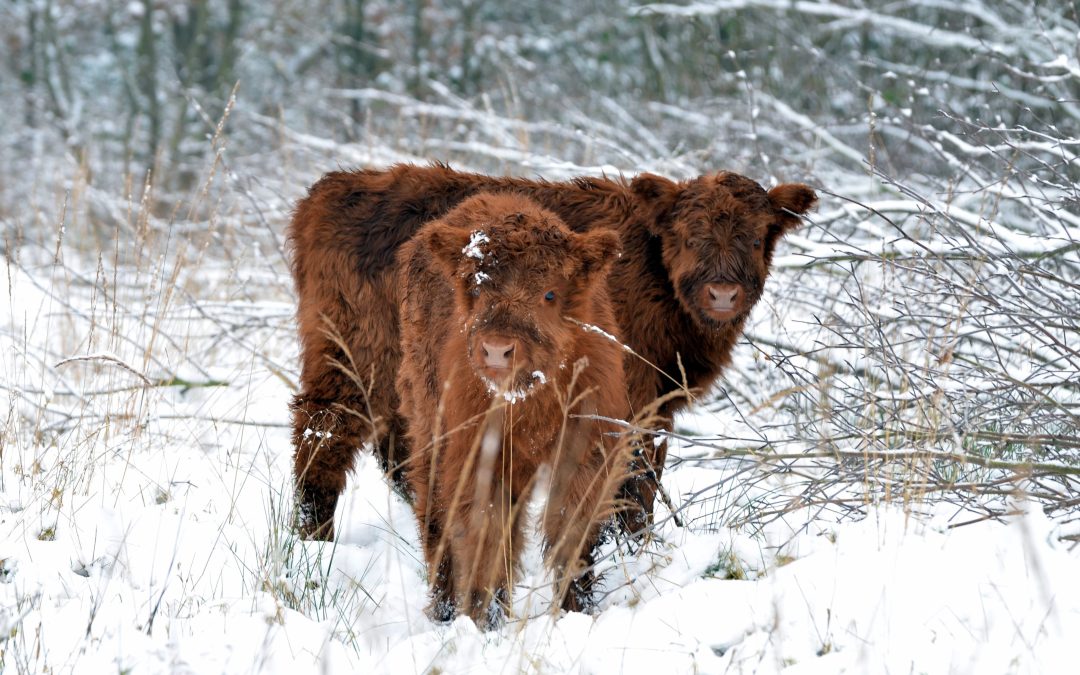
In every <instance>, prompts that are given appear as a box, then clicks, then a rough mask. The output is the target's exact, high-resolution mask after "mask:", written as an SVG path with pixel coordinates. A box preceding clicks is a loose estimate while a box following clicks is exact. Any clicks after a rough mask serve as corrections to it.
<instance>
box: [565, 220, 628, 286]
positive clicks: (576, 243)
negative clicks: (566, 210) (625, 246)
mask: <svg viewBox="0 0 1080 675" xmlns="http://www.w3.org/2000/svg"><path fill="white" fill-rule="evenodd" d="M621 254H622V242H621V241H620V240H619V235H618V234H617V233H616V232H614V231H613V230H593V231H592V232H587V233H585V234H578V235H574V239H573V244H572V249H571V255H573V257H574V258H575V259H577V260H578V262H579V267H578V272H579V274H580V275H581V276H582V277H583V278H584V279H586V280H588V279H590V278H591V277H592V276H593V275H594V274H596V273H598V272H603V271H605V270H606V269H607V267H608V266H609V265H610V264H611V263H612V262H614V261H615V259H616V258H618V257H619V255H621Z"/></svg>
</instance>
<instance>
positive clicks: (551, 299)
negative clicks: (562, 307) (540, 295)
mask: <svg viewBox="0 0 1080 675" xmlns="http://www.w3.org/2000/svg"><path fill="white" fill-rule="evenodd" d="M544 299H545V300H547V301H548V302H554V301H555V291H548V292H547V293H544Z"/></svg>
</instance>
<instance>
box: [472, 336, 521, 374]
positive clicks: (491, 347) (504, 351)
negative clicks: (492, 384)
mask: <svg viewBox="0 0 1080 675" xmlns="http://www.w3.org/2000/svg"><path fill="white" fill-rule="evenodd" d="M516 346H517V345H516V344H515V343H514V342H513V341H512V340H506V341H502V340H499V341H496V340H492V341H490V342H489V341H487V340H484V341H482V342H481V343H480V349H481V351H483V356H484V365H485V366H487V367H488V368H505V369H507V370H509V369H510V361H511V359H513V358H514V349H515V347H516Z"/></svg>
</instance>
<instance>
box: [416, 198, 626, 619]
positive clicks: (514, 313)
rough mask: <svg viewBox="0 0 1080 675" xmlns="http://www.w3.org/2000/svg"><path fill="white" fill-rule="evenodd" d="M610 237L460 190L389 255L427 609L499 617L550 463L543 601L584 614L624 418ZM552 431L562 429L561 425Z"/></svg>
mask: <svg viewBox="0 0 1080 675" xmlns="http://www.w3.org/2000/svg"><path fill="white" fill-rule="evenodd" d="M618 248H619V239H618V235H616V234H615V233H614V232H612V231H610V230H594V231H592V232H589V233H587V234H574V233H572V232H570V230H569V229H568V228H567V227H566V226H565V225H564V224H563V223H562V221H561V220H559V218H558V217H557V216H555V215H554V214H552V213H550V212H549V211H544V210H542V209H540V208H539V207H538V206H536V204H535V203H534V202H532V201H531V200H528V199H525V198H523V197H519V196H515V195H491V194H481V195H477V196H475V197H471V198H469V199H467V200H466V201H464V202H462V203H461V205H460V206H458V207H457V208H455V209H453V210H452V211H450V213H448V214H447V215H446V216H445V217H444V218H443V219H441V220H437V221H434V222H432V223H430V224H428V225H426V226H425V227H424V228H423V229H421V230H420V232H419V233H418V234H417V235H416V237H415V238H413V239H412V240H411V241H410V242H409V243H407V244H405V245H404V246H403V247H402V249H401V252H400V254H399V257H398V260H399V264H400V268H401V277H400V286H401V287H402V288H404V289H405V295H404V298H403V301H402V305H401V331H402V351H403V357H402V361H401V370H400V373H399V376H398V382H397V384H398V391H399V392H400V394H401V412H402V413H403V415H404V416H405V419H406V420H408V429H409V431H408V440H409V446H410V448H411V449H412V450H411V453H410V459H409V462H408V472H407V475H408V479H409V485H410V487H411V488H412V492H413V494H414V495H415V501H414V507H415V509H416V516H417V520H418V521H419V523H420V531H421V537H422V539H423V543H424V552H425V556H426V558H427V563H428V570H429V574H430V576H431V585H432V595H433V598H432V614H433V616H434V617H435V618H437V619H440V620H446V619H449V618H451V617H452V616H453V614H454V612H455V607H461V608H462V609H463V610H464V611H465V612H466V613H467V614H469V616H471V617H472V618H473V619H474V620H475V621H476V622H477V624H478V625H483V626H486V627H490V626H492V625H495V624H497V623H498V622H499V621H500V619H501V616H502V615H503V613H504V612H505V610H507V609H508V608H509V602H510V589H511V587H512V582H511V575H512V573H513V570H514V569H515V567H516V564H517V559H518V551H519V548H520V544H521V542H522V539H523V536H522V520H523V516H524V507H525V504H526V502H527V501H528V498H529V495H530V493H531V491H532V489H533V487H534V485H535V484H536V482H537V480H538V472H539V470H540V467H541V466H545V465H546V466H549V467H550V468H551V476H552V477H551V481H550V485H551V487H550V492H549V496H548V502H547V506H546V509H545V514H544V518H543V526H542V527H543V533H544V542H545V550H546V551H547V557H548V560H549V562H550V563H551V566H552V568H553V569H554V571H555V575H556V579H557V580H559V581H560V583H559V584H558V587H557V593H556V601H557V602H559V603H560V604H561V605H562V606H563V607H564V608H565V609H569V610H582V609H585V608H587V607H588V605H589V601H590V588H591V586H592V580H593V576H592V572H591V571H589V568H590V567H591V565H592V557H591V552H592V550H593V548H594V546H595V542H596V539H597V536H598V533H599V528H600V525H601V524H602V523H603V522H604V521H605V520H607V519H608V518H609V517H610V516H611V515H613V514H614V497H615V492H616V490H617V488H618V486H619V484H620V483H621V482H622V479H623V474H622V473H619V474H618V475H616V470H618V472H625V469H626V464H627V461H628V460H629V454H628V453H620V452H619V450H618V447H623V448H625V447H626V444H622V445H621V446H620V445H619V444H618V441H617V438H618V428H617V427H615V426H614V425H612V424H610V423H608V422H601V421H599V420H597V419H583V418H582V417H580V416H582V415H586V416H590V415H592V416H595V415H599V416H603V417H606V418H609V419H623V418H625V416H626V415H627V413H628V412H629V405H628V404H627V402H626V385H625V383H624V381H623V375H622V350H621V348H620V347H619V345H617V344H616V343H614V342H612V341H611V340H609V339H607V338H604V337H602V336H601V335H600V334H598V333H596V332H593V331H588V330H584V329H583V328H582V327H581V323H587V324H591V325H596V326H598V327H600V328H602V329H604V330H606V331H609V332H612V333H614V332H616V331H617V328H616V327H615V319H614V316H613V314H612V311H611V303H610V301H609V300H608V296H607V290H606V288H605V285H604V276H605V275H606V273H607V268H608V263H609V262H610V261H611V260H613V259H614V258H615V255H616V254H617V252H618ZM564 425H565V426H564Z"/></svg>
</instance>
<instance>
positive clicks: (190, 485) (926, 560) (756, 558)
mask: <svg viewBox="0 0 1080 675" xmlns="http://www.w3.org/2000/svg"><path fill="white" fill-rule="evenodd" d="M284 208H285V207H282V206H280V205H279V209H280V213H279V214H278V215H279V217H280V214H281V213H284ZM75 220H76V221H77V219H75ZM65 235H66V236H68V237H71V238H74V237H77V236H81V235H80V233H79V232H75V231H71V230H69V231H66V232H65ZM144 243H145V247H146V251H145V252H139V251H134V252H132V251H127V252H117V250H116V242H115V241H108V240H106V241H105V243H104V244H102V245H101V246H100V248H99V249H98V250H100V251H101V252H102V255H103V256H104V258H103V260H104V262H100V261H95V260H94V259H93V256H89V257H88V256H86V255H85V252H83V253H80V252H79V250H77V249H75V248H72V250H71V251H68V250H67V247H68V246H69V244H68V243H67V242H62V243H61V244H60V246H59V250H60V254H59V255H55V254H54V252H52V251H50V252H48V254H44V253H42V252H41V251H37V252H35V250H34V249H32V248H27V249H26V250H24V252H23V256H22V258H21V259H20V260H18V261H10V262H9V263H7V264H6V265H5V266H4V269H3V274H2V275H0V277H2V281H0V291H2V293H0V296H2V297H3V298H4V299H5V300H4V301H3V304H4V305H5V306H6V307H5V309H4V310H2V316H0V322H2V325H3V327H4V330H3V331H0V366H2V371H3V377H2V378H0V383H2V386H3V397H4V408H5V410H4V416H5V417H4V419H5V422H4V424H5V428H4V429H5V431H4V437H3V440H4V447H3V450H2V452H3V454H2V462H0V663H2V665H3V670H4V672H12V673H16V672H71V673H99V672H100V673H105V672H122V673H158V672H160V673H199V674H205V673H228V674H230V675H231V674H234V673H302V672H357V673H369V672H372V673H376V672H385V673H404V672H447V673H483V672H493V673H511V672H536V673H561V672H577V673H667V672H685V673H691V672H696V673H723V672H730V673H772V672H784V673H839V672H850V673H877V672H881V673H886V672H887V673H923V672H925V673H947V672H948V673H979V674H983V673H1012V672H1032V673H1036V672H1038V673H1051V672H1063V673H1064V672H1074V669H1075V663H1074V662H1072V661H1071V660H1070V658H1069V657H1070V653H1071V650H1070V647H1072V646H1073V644H1071V643H1070V638H1074V636H1076V635H1080V586H1078V585H1077V584H1076V583H1074V580H1075V579H1077V578H1078V577H1080V552H1078V551H1076V550H1075V549H1076V546H1075V544H1071V543H1070V542H1069V540H1067V539H1063V536H1065V535H1069V534H1075V532H1069V531H1067V530H1066V529H1064V528H1067V527H1069V525H1068V524H1062V523H1060V522H1056V523H1055V522H1051V521H1049V520H1048V519H1047V518H1046V517H1044V516H1043V515H1042V511H1041V510H1040V509H1039V508H1038V507H1037V506H1036V505H1030V504H1028V503H1026V502H1024V501H1016V502H1015V503H1014V504H1012V507H1014V508H1015V510H1017V511H1020V512H1023V515H1017V516H1014V517H1010V518H1007V519H1006V520H1005V522H998V521H997V520H985V521H984V522H979V523H976V524H971V525H966V526H964V527H959V528H956V529H949V528H948V524H949V523H951V522H955V517H956V507H955V506H952V505H949V503H948V502H942V503H940V504H935V502H934V501H933V500H932V499H930V498H927V499H925V500H923V501H919V502H917V504H916V506H917V507H918V508H912V505H911V503H907V504H906V505H905V503H904V502H903V501H900V502H896V503H892V504H891V505H890V504H883V505H880V506H878V505H869V506H867V508H866V511H865V514H866V515H865V517H864V518H862V519H861V520H852V519H850V518H830V517H827V516H823V515H822V514H821V513H820V511H818V510H814V509H813V508H811V507H809V506H807V507H805V508H801V509H793V510H791V511H789V512H787V513H784V514H783V517H782V518H776V519H773V520H770V521H769V522H767V523H765V524H764V525H762V524H761V523H760V522H744V523H743V524H742V525H740V526H736V527H730V526H729V523H730V521H731V520H732V519H731V514H732V513H734V512H736V511H737V510H739V509H743V510H745V509H747V508H753V506H754V504H755V502H754V500H755V499H761V500H762V501H761V504H765V503H767V502H768V503H770V504H775V503H776V500H775V495H776V494H783V492H784V490H786V489H788V486H787V485H786V483H787V481H789V480H790V477H789V476H787V475H785V474H783V473H781V472H773V473H769V474H767V475H766V476H765V477H764V478H762V479H761V481H759V482H757V483H755V485H754V486H753V488H752V489H744V490H732V489H731V480H732V477H733V476H735V477H736V478H738V475H739V474H738V473H733V472H734V471H736V470H741V469H742V468H745V462H743V463H739V460H737V459H730V458H728V459H724V458H719V459H718V458H717V457H716V453H715V451H714V449H713V446H712V445H711V443H712V441H707V440H705V439H708V438H714V437H738V436H739V433H740V430H745V425H750V426H752V427H753V426H755V425H758V426H760V425H761V424H763V423H764V422H767V421H768V420H769V417H768V416H769V414H770V412H769V410H768V406H764V410H759V411H753V412H752V413H751V415H750V417H751V418H752V419H750V420H747V419H744V418H742V417H741V416H740V415H741V413H740V414H739V415H736V413H735V412H733V411H732V410H730V409H729V408H726V407H724V406H722V405H721V406H717V405H708V404H703V405H702V406H700V407H699V408H698V410H697V412H695V413H694V414H691V415H689V416H686V417H685V418H683V419H682V420H681V421H680V429H681V430H682V431H685V432H686V433H687V434H689V436H687V440H683V441H680V442H679V443H678V446H677V447H675V448H674V449H673V452H672V455H673V457H678V458H679V459H680V461H677V462H675V463H673V465H672V466H671V468H670V469H669V470H668V472H667V473H666V474H665V481H664V482H665V484H666V486H667V489H668V490H669V491H670V493H671V494H672V497H673V500H674V503H675V504H677V505H680V507H682V508H684V511H683V513H682V515H683V517H684V519H685V521H686V524H687V526H686V527H678V526H676V525H675V524H674V522H673V521H672V520H670V519H665V518H664V517H663V516H664V513H663V512H662V509H661V513H659V514H658V519H659V520H661V521H662V525H661V526H660V527H659V528H658V531H657V532H656V536H655V537H654V539H653V541H652V542H651V543H650V544H649V545H648V546H646V547H644V548H643V549H640V550H636V551H632V550H630V548H628V547H626V546H617V545H616V544H612V545H610V546H609V549H608V553H609V555H608V557H607V559H606V560H605V562H604V563H603V570H604V577H603V588H604V591H603V600H602V602H601V604H600V609H599V611H598V612H597V613H596V614H595V615H593V616H587V615H582V614H564V613H561V612H558V611H552V609H551V607H550V602H549V601H550V593H549V590H548V588H547V585H548V584H547V580H546V579H545V578H544V573H543V570H542V569H541V565H540V561H539V554H538V551H537V548H536V546H535V545H533V546H531V547H529V548H528V550H527V554H526V560H525V573H524V575H523V577H522V578H520V579H519V580H518V581H519V584H518V587H517V588H516V590H515V613H516V615H517V616H516V618H515V619H514V620H512V621H510V622H509V623H508V624H507V625H506V626H504V627H503V628H502V629H501V630H499V631H498V632H493V633H482V632H480V631H478V630H477V628H476V627H475V626H474V625H473V624H472V622H471V621H470V620H468V619H465V618H459V619H458V620H456V621H455V622H453V623H452V624H450V625H437V624H433V623H432V622H431V621H430V620H429V619H428V618H427V617H426V615H425V614H424V607H425V604H426V582H425V571H424V567H423V563H422V555H421V551H420V548H419V545H418V538H417V533H416V523H415V521H414V520H413V517H412V515H411V513H410V511H409V509H408V508H407V507H406V505H405V504H404V503H402V502H401V501H400V499H398V498H397V497H396V496H394V495H393V494H392V493H391V491H390V490H389V489H388V488H387V485H386V483H385V482H384V480H383V478H382V477H381V475H380V473H379V471H378V470H377V468H376V467H375V464H374V462H373V461H372V460H371V459H370V458H369V457H365V458H363V459H362V460H361V462H360V464H359V466H358V468H357V470H356V471H355V473H354V474H353V475H352V476H351V478H350V482H349V485H348V488H347V490H346V493H345V495H344V499H343V500H342V503H341V506H340V508H339V513H338V522H339V535H338V539H337V541H336V542H334V543H332V544H328V543H315V542H302V541H298V540H297V539H296V537H295V535H294V534H293V533H292V532H291V531H290V528H289V522H290V512H289V510H290V508H291V501H290V497H291V483H290V451H291V447H290V443H289V440H288V430H287V428H286V424H287V422H288V412H287V403H288V400H289V396H290V391H291V389H290V383H291V381H292V378H294V377H295V363H294V361H295V355H296V347H295V343H294V336H293V332H292V312H293V304H292V299H291V290H290V287H289V281H288V278H287V276H283V275H282V273H281V272H282V269H283V268H282V262H281V260H280V259H279V258H278V259H275V258H274V257H273V256H272V255H270V256H268V255H266V253H265V251H264V250H263V249H262V248H261V244H260V243H259V242H257V241H256V242H253V243H252V245H251V246H250V247H249V248H248V249H246V250H242V251H241V252H238V253H237V254H236V255H235V256H233V257H232V259H231V260H223V259H221V258H220V257H212V256H211V255H205V254H204V253H200V252H198V251H197V250H188V249H189V248H190V247H185V246H178V245H176V244H175V243H171V244H170V243H169V241H168V238H161V237H159V238H157V239H147V240H146V241H145V242H144ZM72 246H73V245H72ZM110 255H112V256H114V260H115V261H117V262H116V263H115V264H110V261H109V257H108V256H110ZM198 255H205V257H204V258H201V259H200V263H199V264H198V265H196V264H194V263H191V262H188V261H190V260H193V259H194V258H195V256H198ZM88 260H89V262H88ZM131 260H136V261H141V262H137V264H134V265H129V264H128V262H130V261H131ZM125 261H127V262H125ZM266 270H276V273H274V274H269V273H267V272H266ZM770 303H772V305H771V308H770ZM775 303H776V301H775V300H771V301H767V302H766V303H765V305H763V307H761V308H759V309H758V311H759V312H762V313H763V314H764V315H766V316H770V315H771V314H774V313H776V312H780V313H781V314H782V313H783V312H784V310H782V309H778V308H777V307H776V306H775ZM768 323H769V322H768V319H766V320H765V321H764V323H762V322H759V324H758V330H759V332H760V331H761V330H764V328H763V326H767V325H768ZM748 351H749V350H748V349H746V348H745V347H744V348H740V352H739V354H740V356H739V358H741V359H751V358H752V357H751V355H750V354H749V353H748ZM71 358H75V360H68V359H71ZM163 380H168V381H163ZM742 386H746V383H742ZM738 387H739V383H738V382H735V383H733V384H732V388H733V389H738ZM710 411H715V412H710ZM755 420H757V421H756V422H755ZM695 438H700V439H703V440H702V441H701V442H700V445H699V444H697V443H696V442H695V441H694V440H693V439H695ZM857 492H858V486H854V488H853V493H855V494H857ZM765 495H772V499H771V501H770V500H765V499H764V496H765ZM1073 527H1075V525H1074V526H1073Z"/></svg>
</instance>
